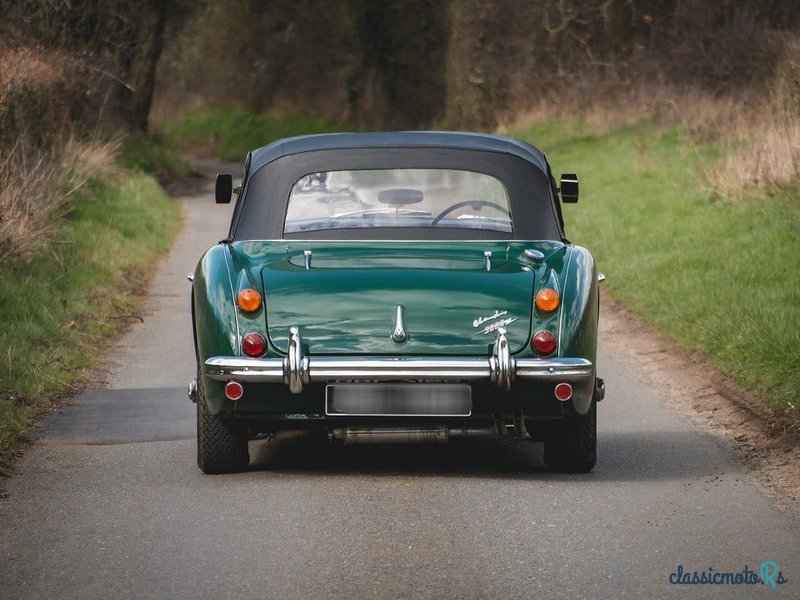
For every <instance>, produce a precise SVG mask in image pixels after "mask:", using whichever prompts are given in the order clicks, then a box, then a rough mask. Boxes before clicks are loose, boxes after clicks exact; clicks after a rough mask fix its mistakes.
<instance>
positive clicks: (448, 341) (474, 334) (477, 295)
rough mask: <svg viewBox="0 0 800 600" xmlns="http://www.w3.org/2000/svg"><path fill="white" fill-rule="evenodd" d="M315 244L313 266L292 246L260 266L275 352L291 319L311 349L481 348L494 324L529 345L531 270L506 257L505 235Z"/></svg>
mask: <svg viewBox="0 0 800 600" xmlns="http://www.w3.org/2000/svg"><path fill="white" fill-rule="evenodd" d="M312 246H313V247H309V246H306V248H305V250H307V251H310V253H311V255H310V257H309V260H310V268H306V257H305V256H304V250H303V249H298V248H295V249H290V250H289V251H288V252H287V254H286V256H285V257H283V258H281V259H278V260H273V261H271V262H270V263H269V264H267V265H266V266H265V267H264V268H263V270H262V279H263V284H264V289H265V290H266V306H267V326H268V331H269V337H270V340H271V342H272V344H273V345H274V346H275V347H277V348H278V349H279V350H281V351H285V350H286V347H287V339H288V335H289V328H290V327H291V326H293V325H296V326H298V327H299V328H300V331H301V335H302V337H303V340H304V342H305V343H306V344H307V346H308V352H309V353H310V354H343V355H346V354H354V355H355V354H357V355H479V356H485V355H488V354H489V353H490V348H491V346H492V344H493V343H494V339H495V337H496V335H497V334H496V331H497V329H498V328H499V327H505V329H506V330H507V332H508V336H509V341H510V343H511V350H512V353H513V352H518V351H520V350H521V349H522V348H523V347H524V346H525V345H526V344H527V340H528V337H529V333H530V318H531V300H532V294H533V273H532V272H531V271H530V270H529V269H526V268H525V267H524V266H523V265H521V264H519V263H517V262H515V261H511V260H508V258H507V251H508V250H507V245H505V244H504V243H502V242H461V243H458V244H453V243H451V242H450V243H447V242H415V243H410V244H397V243H383V244H381V243H378V244H376V243H374V242H373V243H370V244H369V246H368V247H367V246H366V245H363V244H352V245H347V244H342V243H337V244H314V245H312ZM487 251H488V252H491V253H492V255H491V258H490V265H489V266H490V268H489V269H488V270H487V266H486V258H485V255H484V253H485V252H487ZM398 306H402V313H403V320H404V329H405V333H406V336H407V337H406V339H405V340H404V341H402V342H399V343H398V342H395V341H393V340H392V338H391V335H392V332H393V330H394V329H395V326H396V325H397V323H396V320H397V313H398V310H397V307H398Z"/></svg>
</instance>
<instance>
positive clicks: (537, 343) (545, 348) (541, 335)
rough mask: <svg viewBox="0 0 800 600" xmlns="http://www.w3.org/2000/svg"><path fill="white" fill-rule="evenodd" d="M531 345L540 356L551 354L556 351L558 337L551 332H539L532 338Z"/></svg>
mask: <svg viewBox="0 0 800 600" xmlns="http://www.w3.org/2000/svg"><path fill="white" fill-rule="evenodd" d="M531 344H533V348H534V349H535V350H536V351H537V352H538V353H539V354H550V353H552V352H553V351H554V350H555V349H556V336H554V335H553V334H552V333H550V332H549V331H544V330H542V331H537V332H536V333H534V334H533V338H531Z"/></svg>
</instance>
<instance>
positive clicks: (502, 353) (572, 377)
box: [205, 327, 593, 394]
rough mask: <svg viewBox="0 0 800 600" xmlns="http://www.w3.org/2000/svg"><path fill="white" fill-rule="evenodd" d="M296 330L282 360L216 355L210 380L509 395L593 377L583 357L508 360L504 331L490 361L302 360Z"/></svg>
mask: <svg viewBox="0 0 800 600" xmlns="http://www.w3.org/2000/svg"><path fill="white" fill-rule="evenodd" d="M302 348H303V344H302V340H301V339H300V334H299V331H298V330H297V328H295V327H292V330H291V334H290V342H289V354H288V355H287V356H286V357H284V358H242V357H228V356H214V357H212V358H209V359H208V360H207V361H206V362H205V373H206V375H208V376H209V377H211V378H212V379H216V380H218V381H228V380H231V379H235V380H237V381H241V382H258V383H280V382H284V383H286V385H288V386H289V389H290V390H291V391H292V392H293V393H295V394H298V393H300V392H302V391H303V385H304V384H307V383H309V382H311V381H319V382H327V381H353V382H368V381H427V382H435V381H439V382H455V381H463V382H467V381H492V382H493V383H494V384H495V385H497V386H498V387H499V388H500V389H503V390H509V389H511V385H512V383H513V381H514V380H515V379H525V380H534V381H556V380H557V381H559V382H562V381H564V382H576V381H580V380H583V379H585V378H587V377H591V376H593V368H592V363H591V361H589V360H586V359H584V358H515V357H513V356H510V355H509V353H508V352H509V351H508V348H509V346H508V339H507V338H506V334H505V331H503V330H500V331H498V335H497V340H496V342H495V345H494V351H493V353H492V356H489V357H483V358H481V357H461V358H459V357H430V358H418V357H407V358H406V357H403V358H399V357H398V358H394V357H392V358H374V357H358V356H353V357H349V356H348V357H338V356H313V357H310V356H304V355H303V351H302Z"/></svg>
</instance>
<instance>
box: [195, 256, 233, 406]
mask: <svg viewBox="0 0 800 600" xmlns="http://www.w3.org/2000/svg"><path fill="white" fill-rule="evenodd" d="M192 301H193V305H192V310H193V311H194V327H195V332H194V334H195V340H196V342H195V343H196V346H197V360H198V365H199V367H200V371H201V373H202V371H203V368H202V367H203V363H204V362H205V360H206V359H207V358H209V357H211V356H238V355H239V348H240V332H239V323H238V316H239V315H238V310H237V309H236V305H235V303H234V297H233V287H232V285H231V265H230V256H229V254H228V251H227V248H226V246H225V245H222V244H220V245H217V246H214V247H212V248H211V249H209V250H208V251H207V252H206V253H205V254H204V255H203V257H202V258H201V259H200V262H199V263H198V265H197V268H196V269H195V278H194V284H193V293H192ZM223 387H224V384H223V383H222V382H218V381H214V380H212V379H210V378H208V377H205V376H203V388H204V390H205V396H206V402H207V404H208V407H209V410H210V411H211V412H212V414H219V413H223V414H229V413H230V412H232V410H233V406H232V403H231V402H230V401H228V400H227V399H226V398H225V394H224V391H223Z"/></svg>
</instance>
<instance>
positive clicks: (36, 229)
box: [0, 48, 118, 260]
mask: <svg viewBox="0 0 800 600" xmlns="http://www.w3.org/2000/svg"><path fill="white" fill-rule="evenodd" d="M93 79H94V76H93V75H92V74H91V73H87V72H85V70H84V71H83V72H82V69H81V68H80V64H79V63H78V62H77V61H74V60H71V59H70V58H69V57H65V56H63V55H57V54H55V53H48V52H46V51H44V50H41V49H39V50H34V49H31V48H22V49H8V48H6V49H0V132H1V133H2V138H0V151H1V152H2V155H1V156H2V161H1V162H0V260H4V259H6V258H9V257H14V258H19V259H27V258H30V257H31V256H32V255H34V254H35V253H36V252H37V251H39V250H41V249H42V248H44V247H46V246H47V244H49V243H52V242H53V241H54V240H55V236H54V234H55V231H56V229H57V226H58V217H59V216H60V215H61V214H62V212H63V210H64V208H65V205H66V203H67V201H68V200H69V198H70V197H71V196H72V195H73V194H74V193H75V192H76V191H77V190H78V189H80V188H81V187H82V186H83V185H84V184H85V183H86V181H88V180H89V179H90V178H91V177H94V176H98V175H101V174H103V173H106V172H108V170H109V169H111V168H112V165H113V159H114V154H115V152H116V148H117V146H118V143H114V142H109V141H104V140H103V138H101V137H100V136H99V135H98V134H96V133H95V134H93V133H92V130H93V129H94V130H95V131H96V130H97V124H98V123H99V121H98V116H97V113H96V112H94V111H93V110H92V109H93V108H94V109H96V108H97V107H96V106H94V107H93V106H92V102H91V99H87V98H86V93H87V90H88V89H97V88H96V87H94V86H93V84H94V83H96V82H94V81H93ZM87 129H88V132H87Z"/></svg>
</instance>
